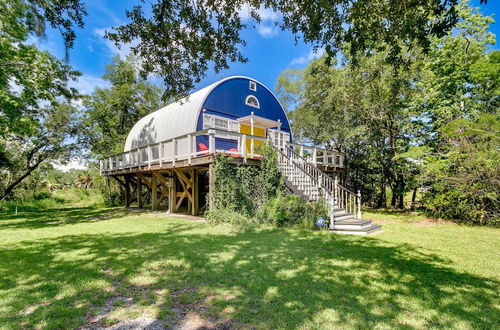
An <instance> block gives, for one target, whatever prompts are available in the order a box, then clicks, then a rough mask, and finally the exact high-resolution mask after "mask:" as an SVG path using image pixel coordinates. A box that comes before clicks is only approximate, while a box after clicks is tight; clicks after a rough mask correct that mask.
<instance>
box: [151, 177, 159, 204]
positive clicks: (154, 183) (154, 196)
mask: <svg viewBox="0 0 500 330" xmlns="http://www.w3.org/2000/svg"><path fill="white" fill-rule="evenodd" d="M151 209H152V210H153V211H156V210H157V209H158V179H157V178H156V176H154V175H153V176H152V177H151Z"/></svg>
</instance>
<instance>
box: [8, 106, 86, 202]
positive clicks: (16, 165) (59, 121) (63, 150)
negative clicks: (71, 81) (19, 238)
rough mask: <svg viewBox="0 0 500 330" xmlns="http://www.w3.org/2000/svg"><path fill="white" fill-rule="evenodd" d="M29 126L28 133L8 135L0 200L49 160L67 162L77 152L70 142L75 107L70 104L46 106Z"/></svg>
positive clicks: (74, 131)
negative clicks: (37, 120)
mask: <svg viewBox="0 0 500 330" xmlns="http://www.w3.org/2000/svg"><path fill="white" fill-rule="evenodd" d="M39 112H40V113H42V114H43V115H42V116H40V117H39V118H40V119H39V122H38V123H37V124H36V125H32V126H31V127H30V134H29V135H26V134H10V135H9V136H8V137H7V138H5V139H2V140H0V141H1V142H2V144H4V145H5V151H6V152H5V154H6V155H7V160H8V165H7V166H4V167H1V168H0V173H1V174H2V175H3V176H4V177H5V178H6V180H2V181H1V184H0V200H4V199H6V198H7V197H8V196H9V195H10V194H11V193H12V192H13V190H14V189H15V188H16V187H18V186H19V185H20V184H21V183H22V182H23V181H24V180H25V179H26V178H27V177H28V176H29V175H30V174H31V173H32V172H33V171H35V170H36V169H37V168H39V167H40V165H41V164H42V163H44V162H45V163H46V162H48V161H54V160H60V159H69V158H70V157H71V155H74V154H75V153H76V152H77V151H78V146H77V145H76V144H75V143H74V142H71V139H74V138H75V136H76V133H77V131H76V125H75V114H76V110H75V108H74V107H73V106H72V105H71V104H69V103H60V104H57V105H47V106H46V107H43V109H39Z"/></svg>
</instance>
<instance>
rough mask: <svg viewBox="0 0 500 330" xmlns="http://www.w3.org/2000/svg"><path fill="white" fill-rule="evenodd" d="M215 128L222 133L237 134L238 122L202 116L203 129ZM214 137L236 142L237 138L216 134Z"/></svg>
mask: <svg viewBox="0 0 500 330" xmlns="http://www.w3.org/2000/svg"><path fill="white" fill-rule="evenodd" d="M209 128H215V129H220V130H224V131H230V132H238V121H236V120H232V119H229V118H225V117H221V116H216V115H210V114H208V113H204V114H203V129H209ZM216 137H221V138H225V139H231V140H237V139H238V137H237V136H234V135H225V134H217V135H216Z"/></svg>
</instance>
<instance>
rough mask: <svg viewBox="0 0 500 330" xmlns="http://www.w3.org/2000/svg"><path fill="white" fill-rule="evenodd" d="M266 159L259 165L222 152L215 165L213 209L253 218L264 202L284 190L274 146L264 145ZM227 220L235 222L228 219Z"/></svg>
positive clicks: (213, 169) (213, 168) (213, 173)
mask: <svg viewBox="0 0 500 330" xmlns="http://www.w3.org/2000/svg"><path fill="white" fill-rule="evenodd" d="M262 148H263V151H262V152H263V155H264V157H263V159H262V161H261V162H260V165H259V166H251V165H236V164H233V163H232V162H231V157H227V156H224V155H221V156H218V157H217V158H216V159H215V162H214V164H213V165H212V171H213V172H212V175H213V177H214V186H213V190H212V194H213V205H211V207H212V210H213V211H217V215H216V217H219V216H220V215H219V214H227V212H223V213H221V212H222V211H224V210H226V211H227V210H229V211H232V212H235V213H236V214H243V215H245V216H246V217H248V218H252V217H254V216H255V214H256V213H257V212H258V211H259V209H260V208H261V207H262V205H263V204H264V203H265V202H266V201H267V200H269V199H272V198H274V197H275V196H276V195H277V194H279V193H281V192H282V191H283V183H282V178H281V173H280V170H279V167H278V161H277V155H276V152H275V151H274V149H273V147H272V146H270V145H264V146H262ZM227 222H231V220H230V219H228V221H227Z"/></svg>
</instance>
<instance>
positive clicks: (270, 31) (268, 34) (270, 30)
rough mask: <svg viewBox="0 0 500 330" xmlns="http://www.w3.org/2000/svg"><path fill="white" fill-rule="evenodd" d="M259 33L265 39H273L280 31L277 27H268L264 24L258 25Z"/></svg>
mask: <svg viewBox="0 0 500 330" xmlns="http://www.w3.org/2000/svg"><path fill="white" fill-rule="evenodd" d="M257 32H258V33H259V34H260V35H261V36H262V37H263V38H272V37H274V36H275V35H277V34H278V29H277V28H276V26H268V25H264V24H259V25H257Z"/></svg>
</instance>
